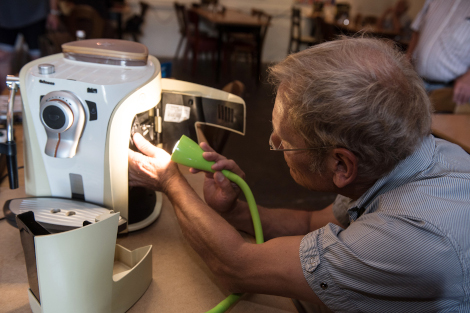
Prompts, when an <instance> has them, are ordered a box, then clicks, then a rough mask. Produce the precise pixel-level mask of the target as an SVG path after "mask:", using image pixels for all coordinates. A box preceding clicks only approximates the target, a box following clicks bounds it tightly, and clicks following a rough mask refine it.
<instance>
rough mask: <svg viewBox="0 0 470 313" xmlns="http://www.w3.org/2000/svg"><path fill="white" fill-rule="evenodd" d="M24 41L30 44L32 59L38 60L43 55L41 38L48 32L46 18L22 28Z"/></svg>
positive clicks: (29, 49) (29, 50)
mask: <svg viewBox="0 0 470 313" xmlns="http://www.w3.org/2000/svg"><path fill="white" fill-rule="evenodd" d="M21 33H22V34H23V36H24V41H25V42H26V44H27V45H28V54H29V58H30V60H36V59H38V58H39V57H40V56H41V50H40V47H39V38H40V37H41V36H42V35H44V34H45V33H46V20H40V21H38V22H36V23H34V24H31V25H29V26H26V27H24V28H23V29H22V30H21Z"/></svg>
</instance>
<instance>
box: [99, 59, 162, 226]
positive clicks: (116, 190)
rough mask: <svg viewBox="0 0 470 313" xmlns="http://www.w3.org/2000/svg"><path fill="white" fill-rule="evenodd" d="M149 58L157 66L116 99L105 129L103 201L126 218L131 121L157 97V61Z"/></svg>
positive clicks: (156, 99)
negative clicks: (126, 93)
mask: <svg viewBox="0 0 470 313" xmlns="http://www.w3.org/2000/svg"><path fill="white" fill-rule="evenodd" d="M149 60H151V62H153V63H154V64H155V67H156V68H157V70H156V71H155V72H154V75H153V76H152V77H151V79H150V80H148V81H147V82H146V83H145V84H141V86H142V87H141V88H136V89H135V90H134V91H133V92H132V93H130V94H129V96H127V97H125V98H123V99H122V100H121V101H120V102H119V104H118V105H117V106H116V107H115V110H114V111H113V113H112V115H111V117H110V119H109V125H108V129H107V138H108V144H107V145H106V152H105V155H106V156H105V165H104V169H105V174H104V176H105V177H106V178H107V179H106V180H105V182H104V205H105V206H106V207H109V208H113V209H114V210H115V211H118V212H120V213H121V216H122V217H123V218H125V219H128V185H129V184H128V149H129V136H130V129H131V125H132V121H133V119H134V117H135V115H136V114H138V113H141V112H144V111H147V110H150V109H152V108H154V107H155V106H156V105H157V104H158V103H159V102H160V99H161V91H162V90H161V72H160V71H159V66H160V63H159V62H158V60H157V59H156V58H154V57H152V56H150V57H149ZM108 178H109V179H108Z"/></svg>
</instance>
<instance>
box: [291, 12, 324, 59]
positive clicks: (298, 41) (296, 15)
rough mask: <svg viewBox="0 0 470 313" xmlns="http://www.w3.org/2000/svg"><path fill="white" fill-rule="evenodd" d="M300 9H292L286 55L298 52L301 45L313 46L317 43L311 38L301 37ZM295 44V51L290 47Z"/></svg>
mask: <svg viewBox="0 0 470 313" xmlns="http://www.w3.org/2000/svg"><path fill="white" fill-rule="evenodd" d="M300 22H301V16H300V9H298V8H295V7H293V8H292V15H291V27H290V39H289V47H288V48H287V53H288V54H289V53H293V52H299V51H300V46H301V45H306V46H313V45H316V44H317V43H319V41H318V40H317V39H316V38H314V37H311V36H302V30H301V23H300ZM294 43H295V49H294V48H293V47H292V45H293V44H294Z"/></svg>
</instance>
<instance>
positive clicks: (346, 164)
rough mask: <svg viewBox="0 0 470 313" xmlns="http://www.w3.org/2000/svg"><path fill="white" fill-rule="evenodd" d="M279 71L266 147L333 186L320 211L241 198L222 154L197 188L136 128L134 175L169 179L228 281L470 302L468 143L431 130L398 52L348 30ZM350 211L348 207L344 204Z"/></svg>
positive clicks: (180, 213)
mask: <svg viewBox="0 0 470 313" xmlns="http://www.w3.org/2000/svg"><path fill="white" fill-rule="evenodd" d="M270 74H271V77H272V78H273V79H272V80H273V81H274V82H275V83H276V84H277V86H278V90H277V97H276V100H275V104H274V109H273V113H272V123H273V129H274V130H273V133H272V135H271V138H270V144H271V149H272V150H275V151H277V152H273V153H283V154H284V158H285V160H286V162H287V164H288V166H289V168H290V173H291V175H292V177H293V178H294V179H295V181H296V182H297V183H298V184H299V185H302V186H304V187H306V188H308V189H310V190H315V191H328V192H336V193H338V194H339V195H338V198H337V199H336V201H335V203H333V204H331V205H330V206H328V207H326V208H325V209H323V210H321V211H296V210H288V209H267V208H262V207H259V211H260V216H261V222H262V224H263V230H264V233H265V237H266V238H267V239H268V241H266V242H265V243H263V244H259V245H255V244H250V243H247V242H245V241H244V240H243V239H242V237H241V236H240V235H239V233H238V232H237V229H238V230H244V231H248V232H253V231H252V223H251V218H250V215H249V212H248V208H247V204H246V203H245V202H243V201H240V200H238V199H237V196H238V190H236V189H234V188H233V187H232V185H231V184H230V182H229V181H228V180H227V179H226V178H225V177H224V176H223V174H222V173H221V172H220V170H222V169H228V170H231V171H233V172H235V173H237V174H238V175H241V176H243V175H244V173H243V172H242V171H241V169H240V168H239V167H238V166H237V165H236V163H235V162H234V161H232V160H227V159H226V158H224V157H223V156H221V155H219V154H217V153H215V152H213V151H211V149H210V147H208V146H207V144H205V143H201V147H202V148H203V149H204V150H205V151H207V152H205V153H204V154H203V156H204V158H205V159H207V160H211V161H215V162H216V163H215V164H214V165H213V167H212V168H213V169H214V170H216V172H215V174H210V173H207V174H206V180H205V184H204V196H205V200H206V203H207V204H206V203H204V201H202V200H201V199H200V198H199V197H198V196H197V195H196V193H195V192H194V191H193V190H192V189H191V187H190V186H189V185H188V183H187V181H186V180H185V179H184V178H183V176H182V175H181V174H180V172H179V171H178V168H177V166H176V164H174V163H172V162H170V161H169V156H168V155H167V154H166V153H165V152H164V151H163V150H160V149H157V148H155V147H153V146H152V145H150V144H149V143H148V142H146V141H145V140H143V138H142V137H140V136H138V135H136V136H135V137H134V139H135V143H136V145H137V147H138V148H139V149H140V150H141V151H142V152H143V153H144V154H146V155H147V156H145V155H142V154H139V153H135V152H131V151H130V152H129V161H130V167H129V179H130V182H131V184H133V185H144V186H147V187H148V186H151V187H152V188H154V189H156V190H162V191H163V192H164V193H165V194H166V195H168V197H169V199H170V200H171V202H172V203H173V205H174V208H175V211H176V214H177V217H178V220H179V223H180V225H181V228H182V230H183V233H184V235H185V237H186V239H187V240H188V241H189V243H190V244H191V245H192V247H193V248H194V249H195V250H196V251H197V252H198V253H199V254H200V255H201V257H202V258H203V259H204V260H205V262H206V263H207V265H208V266H209V268H210V269H211V270H212V271H213V272H214V273H215V275H216V276H217V277H218V278H220V281H221V282H223V283H224V284H225V286H226V287H227V289H228V290H230V291H232V292H251V293H265V294H273V295H281V296H285V297H291V298H295V299H299V300H302V301H305V302H309V303H316V304H322V303H323V304H325V305H326V306H328V307H329V308H330V309H331V310H333V311H338V312H437V311H452V312H457V311H458V312H463V311H468V310H470V301H469V293H468V290H470V283H469V281H470V280H469V275H470V274H469V273H470V240H469V239H468V238H470V231H469V227H468V225H469V223H470V196H469V195H470V157H469V155H468V154H466V153H465V152H464V151H463V150H462V149H461V148H459V147H458V146H456V145H453V144H450V143H448V142H446V141H443V140H440V139H436V138H434V137H433V136H431V135H430V124H431V105H430V103H429V99H428V97H427V95H426V92H425V90H424V88H423V86H422V81H421V79H420V78H419V76H418V75H417V74H416V73H415V71H414V70H413V68H412V66H411V64H410V63H409V61H407V59H406V58H405V56H404V55H402V54H400V53H399V52H397V51H396V50H395V49H394V48H393V47H392V46H391V45H390V44H388V43H385V42H383V41H380V40H378V39H367V38H356V39H342V40H338V41H333V42H327V43H323V44H321V45H317V46H315V47H312V48H310V49H307V50H304V51H302V52H299V53H297V54H293V55H290V56H288V57H287V58H286V59H285V60H284V61H283V62H281V63H279V64H277V65H275V66H274V67H272V68H271V70H270ZM345 217H346V218H345Z"/></svg>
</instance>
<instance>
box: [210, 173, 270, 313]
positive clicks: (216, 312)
mask: <svg viewBox="0 0 470 313" xmlns="http://www.w3.org/2000/svg"><path fill="white" fill-rule="evenodd" d="M222 173H223V174H224V175H225V177H227V178H228V179H229V180H230V181H232V182H234V183H235V184H237V185H238V187H240V189H241V190H242V191H243V194H244V195H245V198H246V202H247V203H248V208H249V209H250V213H251V219H252V221H253V227H254V230H255V239H256V243H257V244H260V243H263V242H264V237H263V228H262V227H261V220H260V218H259V213H258V208H257V207H256V202H255V197H254V196H253V193H252V192H251V189H250V187H248V184H247V183H246V182H245V181H244V180H243V179H242V178H241V177H240V176H238V175H237V174H235V173H232V172H230V171H227V170H222ZM242 295H243V293H233V294H231V295H229V296H228V297H227V298H225V299H224V300H222V301H221V302H220V303H219V304H217V305H216V306H215V307H214V308H212V309H210V310H209V311H207V312H206V313H221V312H225V311H227V310H228V309H229V308H230V307H231V306H232V304H234V303H235V302H237V301H238V299H240V297H241V296H242Z"/></svg>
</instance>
